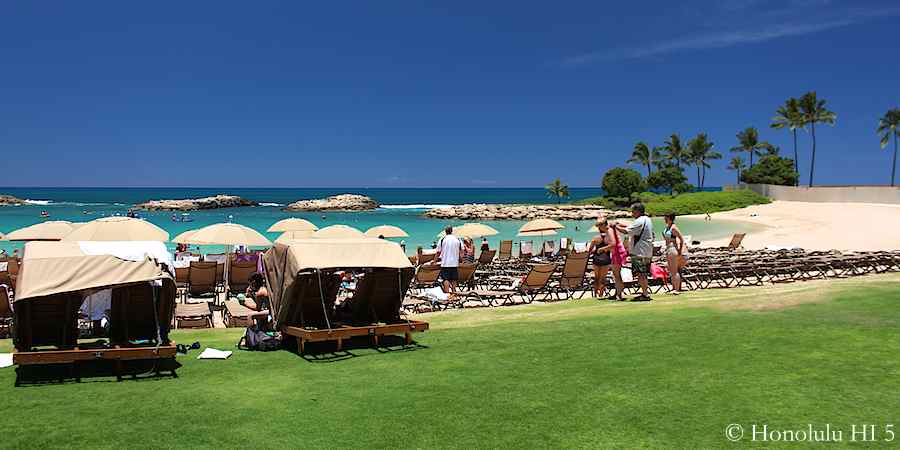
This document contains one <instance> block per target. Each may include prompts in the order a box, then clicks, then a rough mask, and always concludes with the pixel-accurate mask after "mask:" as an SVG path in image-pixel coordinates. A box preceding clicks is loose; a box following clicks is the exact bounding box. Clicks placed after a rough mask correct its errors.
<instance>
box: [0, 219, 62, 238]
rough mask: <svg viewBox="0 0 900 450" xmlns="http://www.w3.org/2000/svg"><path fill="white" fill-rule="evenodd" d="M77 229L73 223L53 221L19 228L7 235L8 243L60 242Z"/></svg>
mask: <svg viewBox="0 0 900 450" xmlns="http://www.w3.org/2000/svg"><path fill="white" fill-rule="evenodd" d="M74 229H75V227H74V226H72V223H71V222H66V221H64V220H51V221H49V222H41V223H37V224H34V225H31V226H27V227H24V228H19V229H18V230H16V231H13V232H11V233H9V234H7V235H6V237H5V238H3V239H4V240H7V241H58V240H60V239H62V238H64V237H66V235H68V234H69V233H71V232H72V231H73V230H74Z"/></svg>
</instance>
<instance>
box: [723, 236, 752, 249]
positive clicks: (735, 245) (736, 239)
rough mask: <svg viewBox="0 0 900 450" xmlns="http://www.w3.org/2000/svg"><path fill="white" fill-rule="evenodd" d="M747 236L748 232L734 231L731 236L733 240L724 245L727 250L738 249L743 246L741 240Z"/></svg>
mask: <svg viewBox="0 0 900 450" xmlns="http://www.w3.org/2000/svg"><path fill="white" fill-rule="evenodd" d="M745 236H747V233H734V235H733V236H731V242H729V243H728V245H727V246H726V247H722V249H725V250H737V249H739V248H740V247H741V242H743V241H744V237H745Z"/></svg>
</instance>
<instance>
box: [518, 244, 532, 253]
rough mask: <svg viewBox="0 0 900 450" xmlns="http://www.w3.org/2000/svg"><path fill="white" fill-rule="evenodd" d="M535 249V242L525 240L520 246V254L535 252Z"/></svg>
mask: <svg viewBox="0 0 900 450" xmlns="http://www.w3.org/2000/svg"><path fill="white" fill-rule="evenodd" d="M533 250H534V242H531V241H528V242H523V243H522V244H521V245H520V246H519V254H528V255H530V254H533Z"/></svg>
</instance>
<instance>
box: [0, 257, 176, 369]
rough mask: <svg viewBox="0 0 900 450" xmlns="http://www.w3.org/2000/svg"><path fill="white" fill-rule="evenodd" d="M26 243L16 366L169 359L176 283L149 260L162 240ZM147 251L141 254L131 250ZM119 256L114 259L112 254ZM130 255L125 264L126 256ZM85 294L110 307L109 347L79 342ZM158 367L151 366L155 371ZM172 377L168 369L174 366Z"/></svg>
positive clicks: (17, 319) (16, 303) (17, 313)
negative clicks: (79, 327) (80, 312)
mask: <svg viewBox="0 0 900 450" xmlns="http://www.w3.org/2000/svg"><path fill="white" fill-rule="evenodd" d="M97 244H98V243H96V242H29V243H27V244H26V245H25V256H24V260H23V264H22V270H21V273H20V274H19V280H18V290H17V291H16V296H15V299H14V302H13V309H14V312H15V336H14V344H15V349H16V352H15V353H14V354H13V362H14V363H15V364H19V365H33V364H65V363H75V364H76V368H77V363H79V362H84V361H94V360H113V361H115V362H116V369H117V372H118V371H119V370H120V369H121V363H122V361H125V360H158V359H168V358H174V357H175V344H174V343H173V342H171V341H170V340H169V326H170V324H171V322H172V316H173V312H174V307H175V282H174V280H173V279H172V276H171V275H170V274H169V272H167V271H166V269H165V268H164V266H163V265H162V264H161V263H160V262H158V261H157V260H156V259H152V258H151V257H150V255H157V254H160V252H165V246H164V245H163V244H162V243H161V242H142V243H137V242H122V243H114V242H105V243H103V247H105V249H104V248H101V246H98V245H97ZM139 246H143V247H145V249H144V251H143V252H141V251H139V249H138V248H137V247H139ZM114 254H115V255H117V256H113V255H114ZM126 258H130V259H126ZM88 297H92V298H93V299H101V301H100V303H101V304H103V303H104V302H105V304H106V305H108V306H106V307H107V308H108V314H107V317H108V319H109V325H110V329H109V336H108V340H109V343H108V344H106V345H104V344H101V343H99V342H95V343H85V342H79V341H78V336H79V335H78V331H79V330H78V317H79V309H80V308H81V305H82V303H83V302H85V300H86V299H87V298H88ZM158 370H159V366H157V374H158ZM173 374H174V369H173Z"/></svg>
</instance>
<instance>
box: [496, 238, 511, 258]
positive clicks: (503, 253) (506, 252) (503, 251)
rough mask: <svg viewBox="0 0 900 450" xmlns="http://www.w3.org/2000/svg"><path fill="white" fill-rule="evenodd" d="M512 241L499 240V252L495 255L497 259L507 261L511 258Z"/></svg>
mask: <svg viewBox="0 0 900 450" xmlns="http://www.w3.org/2000/svg"><path fill="white" fill-rule="evenodd" d="M512 247H513V242H512V241H500V254H499V255H497V260H498V261H501V262H506V261H509V260H510V258H512Z"/></svg>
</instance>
